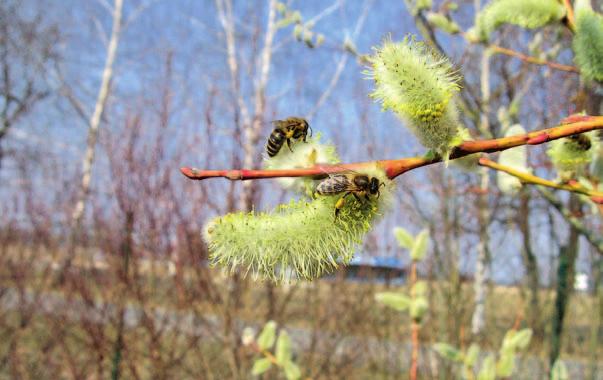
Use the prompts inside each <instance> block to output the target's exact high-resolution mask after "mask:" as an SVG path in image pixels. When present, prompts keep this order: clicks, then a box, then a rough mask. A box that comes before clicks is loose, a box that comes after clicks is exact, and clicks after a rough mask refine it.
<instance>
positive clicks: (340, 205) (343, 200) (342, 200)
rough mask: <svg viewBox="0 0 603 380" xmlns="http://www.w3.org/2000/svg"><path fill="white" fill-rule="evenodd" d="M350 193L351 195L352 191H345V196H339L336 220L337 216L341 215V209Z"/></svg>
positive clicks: (336, 205)
mask: <svg viewBox="0 0 603 380" xmlns="http://www.w3.org/2000/svg"><path fill="white" fill-rule="evenodd" d="M348 195H350V192H347V193H345V195H344V196H343V197H341V198H339V200H337V203H335V220H337V216H338V215H339V211H340V210H341V209H342V208H343V206H344V205H345V197H347V196H348ZM354 195H355V194H354Z"/></svg>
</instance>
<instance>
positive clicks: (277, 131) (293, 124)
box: [266, 117, 312, 157]
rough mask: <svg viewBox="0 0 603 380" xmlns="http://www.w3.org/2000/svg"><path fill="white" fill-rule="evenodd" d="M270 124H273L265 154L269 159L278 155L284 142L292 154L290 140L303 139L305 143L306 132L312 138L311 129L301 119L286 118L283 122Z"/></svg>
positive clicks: (276, 121)
mask: <svg viewBox="0 0 603 380" xmlns="http://www.w3.org/2000/svg"><path fill="white" fill-rule="evenodd" d="M272 124H274V130H273V131H272V133H271V134H270V137H269V138H268V143H267V144H266V153H268V156H270V157H274V156H276V155H277V154H278V152H279V151H280V150H281V148H282V147H283V143H284V142H285V141H286V142H287V147H289V150H290V151H292V152H293V149H291V139H296V140H299V139H303V141H304V142H306V136H307V135H308V131H310V137H312V128H310V125H309V124H308V122H307V121H306V120H305V119H302V118H301V117H288V118H286V119H285V120H275V121H273V122H272Z"/></svg>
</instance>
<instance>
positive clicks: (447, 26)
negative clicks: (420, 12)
mask: <svg viewBox="0 0 603 380" xmlns="http://www.w3.org/2000/svg"><path fill="white" fill-rule="evenodd" d="M425 17H426V18H427V22H429V24H431V25H432V26H433V27H435V28H438V29H441V30H443V31H444V32H446V33H448V34H457V33H459V32H460V31H461V27H460V26H459V25H458V24H457V23H456V22H454V21H452V20H451V19H450V18H449V17H448V16H446V15H445V14H442V13H439V12H427V13H426V15H425Z"/></svg>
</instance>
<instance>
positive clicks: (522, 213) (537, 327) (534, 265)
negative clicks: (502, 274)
mask: <svg viewBox="0 0 603 380" xmlns="http://www.w3.org/2000/svg"><path fill="white" fill-rule="evenodd" d="M526 190H527V189H524V191H522V192H521V194H520V207H519V210H518V212H517V223H518V225H519V230H520V231H521V233H522V235H523V247H522V250H521V255H522V258H523V263H524V266H525V268H526V277H527V283H528V292H529V296H528V304H527V306H526V319H527V321H528V325H529V326H530V327H531V328H532V330H533V331H534V335H535V336H542V334H543V330H542V325H541V320H540V299H539V294H538V292H539V285H540V280H539V277H540V276H539V273H538V259H537V258H536V256H535V255H534V251H532V241H531V234H530V193H529V191H526Z"/></svg>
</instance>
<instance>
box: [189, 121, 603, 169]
mask: <svg viewBox="0 0 603 380" xmlns="http://www.w3.org/2000/svg"><path fill="white" fill-rule="evenodd" d="M596 129H603V116H573V117H570V118H568V119H565V120H563V121H562V124H561V125H559V126H557V127H553V128H549V129H542V130H538V131H533V132H530V133H526V134H521V135H515V136H509V137H503V138H498V139H489V140H476V141H465V142H463V143H462V144H460V145H459V146H457V147H456V148H455V149H453V151H452V153H451V154H450V156H449V159H450V160H454V159H457V158H461V157H465V156H468V155H470V154H473V153H492V152H500V151H503V150H506V149H509V148H514V147H516V146H521V145H539V144H543V143H546V142H549V141H552V140H556V139H559V138H562V137H567V136H571V135H575V134H578V133H584V132H589V131H592V130H596ZM441 161H442V158H441V157H438V156H436V157H408V158H401V159H397V160H381V161H367V162H358V163H351V164H337V165H325V164H317V165H314V166H313V167H310V168H304V169H280V170H254V169H226V170H202V169H197V168H190V167H183V168H180V171H181V172H182V174H184V175H185V176H187V177H188V178H190V179H193V180H202V179H206V178H215V177H223V178H228V179H230V180H250V179H262V178H279V177H315V178H320V177H325V176H327V175H328V174H333V173H341V172H344V171H346V170H363V169H366V168H370V167H374V166H375V165H377V166H378V167H380V168H382V169H383V170H384V171H385V174H386V175H387V176H388V178H390V179H394V178H396V177H397V176H399V175H401V174H403V173H406V172H407V171H410V170H413V169H417V168H420V167H423V166H427V165H432V164H435V163H438V162H441Z"/></svg>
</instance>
